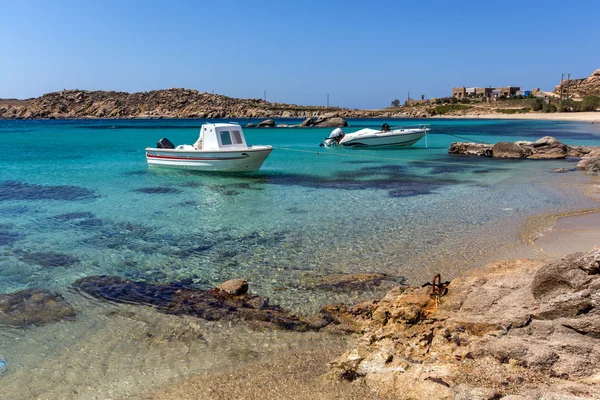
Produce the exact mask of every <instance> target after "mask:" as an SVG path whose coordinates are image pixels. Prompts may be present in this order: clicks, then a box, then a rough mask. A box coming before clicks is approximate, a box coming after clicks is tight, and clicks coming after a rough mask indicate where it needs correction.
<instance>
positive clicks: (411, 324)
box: [325, 249, 600, 399]
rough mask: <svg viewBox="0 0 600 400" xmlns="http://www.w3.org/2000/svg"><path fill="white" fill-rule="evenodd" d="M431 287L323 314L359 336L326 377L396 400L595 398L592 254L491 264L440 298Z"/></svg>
mask: <svg viewBox="0 0 600 400" xmlns="http://www.w3.org/2000/svg"><path fill="white" fill-rule="evenodd" d="M432 288H438V286H433V287H432V286H428V287H422V288H396V289H394V290H392V291H390V292H389V293H388V294H387V295H386V296H385V297H384V298H383V299H381V300H379V301H372V302H366V303H362V304H360V305H358V306H352V307H343V306H338V307H337V308H336V307H328V308H327V309H326V310H325V311H326V312H328V313H329V314H330V316H331V318H333V319H335V320H337V321H338V322H339V323H342V324H346V325H347V326H349V327H350V328H351V329H353V330H354V331H356V332H360V333H362V334H363V336H362V337H361V339H359V341H358V343H357V345H356V347H355V348H354V349H352V350H350V351H348V352H346V353H345V354H344V355H342V356H341V357H340V358H339V359H338V360H336V361H334V362H333V363H331V373H330V376H331V377H334V378H336V379H346V380H356V379H361V380H363V381H364V382H366V384H368V385H369V386H371V387H372V388H373V389H375V390H376V391H377V392H378V393H380V394H383V395H389V396H391V397H393V398H398V399H416V398H429V397H431V396H435V398H442V399H454V398H465V399H467V398H469V399H471V398H479V399H490V398H496V399H500V398H507V399H508V398H514V397H510V396H511V395H523V396H531V395H533V397H532V398H557V397H553V396H563V397H564V398H567V396H581V395H583V396H586V397H597V396H600V388H599V387H597V386H594V385H591V383H594V382H597V381H598V379H600V369H599V368H598V365H600V364H599V363H600V352H599V351H598V349H599V348H600V296H599V295H598V289H600V249H596V250H594V251H592V252H590V253H587V254H581V253H580V254H575V255H572V256H569V257H566V258H564V259H562V260H558V261H553V262H550V263H547V264H544V263H543V262H539V261H531V260H513V261H508V262H501V263H496V264H492V265H490V266H488V267H485V268H481V269H478V270H474V271H471V272H470V273H468V274H467V275H465V276H464V277H462V278H457V279H455V280H454V281H452V282H451V283H450V284H449V286H448V287H447V294H446V295H443V294H444V292H442V291H439V290H432ZM505 396H506V397H505ZM544 396H548V397H544ZM563 397H561V398H563ZM516 398H529V397H516Z"/></svg>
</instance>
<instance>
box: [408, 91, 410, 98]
mask: <svg viewBox="0 0 600 400" xmlns="http://www.w3.org/2000/svg"><path fill="white" fill-rule="evenodd" d="M408 100H410V92H408Z"/></svg>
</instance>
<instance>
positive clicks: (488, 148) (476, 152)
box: [448, 142, 494, 157]
mask: <svg viewBox="0 0 600 400" xmlns="http://www.w3.org/2000/svg"><path fill="white" fill-rule="evenodd" d="M493 147H494V145H492V144H484V143H466V142H454V143H452V144H451V145H450V148H449V149H448V153H449V154H455V155H464V156H483V157H491V156H492V149H493Z"/></svg>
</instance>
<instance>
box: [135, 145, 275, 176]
mask: <svg viewBox="0 0 600 400" xmlns="http://www.w3.org/2000/svg"><path fill="white" fill-rule="evenodd" d="M272 150H273V148H272V147H271V146H252V147H249V148H248V149H245V150H236V151H214V150H213V151H204V150H176V149H157V148H147V149H146V161H147V162H148V165H150V166H156V167H168V168H183V169H188V170H194V171H207V172H237V173H240V172H255V171H258V170H259V168H260V167H261V166H262V164H263V162H264V161H265V160H266V159H267V157H268V156H269V154H271V151H272Z"/></svg>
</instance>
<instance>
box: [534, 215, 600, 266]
mask: <svg viewBox="0 0 600 400" xmlns="http://www.w3.org/2000/svg"><path fill="white" fill-rule="evenodd" d="M535 243H536V244H537V246H539V247H540V249H542V250H543V251H545V252H547V253H552V254H556V255H561V256H564V255H566V254H570V253H576V252H580V251H590V250H592V249H593V248H594V247H595V246H598V245H600V212H595V213H589V214H583V215H573V216H568V217H561V218H558V221H557V222H556V224H555V225H554V226H553V227H552V228H551V230H550V231H549V232H547V233H545V234H543V236H541V237H540V238H538V239H537V240H536V241H535Z"/></svg>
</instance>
